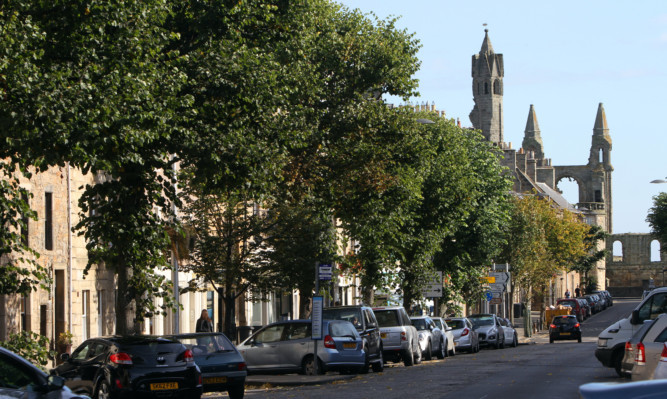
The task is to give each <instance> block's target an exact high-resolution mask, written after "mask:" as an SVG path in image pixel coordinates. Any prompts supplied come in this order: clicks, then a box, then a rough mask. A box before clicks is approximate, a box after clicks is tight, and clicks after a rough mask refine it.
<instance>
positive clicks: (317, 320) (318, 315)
mask: <svg viewBox="0 0 667 399" xmlns="http://www.w3.org/2000/svg"><path fill="white" fill-rule="evenodd" d="M323 303H324V297H322V296H314V297H313V313H312V314H311V315H310V316H311V322H312V323H313V326H312V334H311V339H322V305H323Z"/></svg>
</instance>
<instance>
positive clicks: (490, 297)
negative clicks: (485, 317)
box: [486, 291, 493, 301]
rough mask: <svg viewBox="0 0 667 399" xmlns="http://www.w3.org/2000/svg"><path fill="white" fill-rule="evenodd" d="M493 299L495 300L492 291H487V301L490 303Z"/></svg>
mask: <svg viewBox="0 0 667 399" xmlns="http://www.w3.org/2000/svg"><path fill="white" fill-rule="evenodd" d="M492 299H493V294H492V293H491V292H490V291H487V293H486V300H487V301H490V300H492Z"/></svg>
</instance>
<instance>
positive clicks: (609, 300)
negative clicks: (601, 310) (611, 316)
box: [593, 290, 614, 307]
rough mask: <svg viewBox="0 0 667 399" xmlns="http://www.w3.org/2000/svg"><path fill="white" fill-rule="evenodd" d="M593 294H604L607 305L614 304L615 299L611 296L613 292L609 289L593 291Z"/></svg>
mask: <svg viewBox="0 0 667 399" xmlns="http://www.w3.org/2000/svg"><path fill="white" fill-rule="evenodd" d="M593 294H597V295H602V296H603V297H604V299H605V302H606V305H607V307H609V306H613V305H614V299H613V298H612V296H611V293H609V291H607V290H601V291H593Z"/></svg>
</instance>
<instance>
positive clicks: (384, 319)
mask: <svg viewBox="0 0 667 399" xmlns="http://www.w3.org/2000/svg"><path fill="white" fill-rule="evenodd" d="M374 312H375V318H376V319H377V321H378V324H380V327H395V326H400V325H401V324H400V323H399V322H398V311H396V310H375V311H374Z"/></svg>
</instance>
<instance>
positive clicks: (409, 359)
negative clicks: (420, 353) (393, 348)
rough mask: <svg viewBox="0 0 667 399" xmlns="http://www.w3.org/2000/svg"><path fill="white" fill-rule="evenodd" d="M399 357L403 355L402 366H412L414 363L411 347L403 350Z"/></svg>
mask: <svg viewBox="0 0 667 399" xmlns="http://www.w3.org/2000/svg"><path fill="white" fill-rule="evenodd" d="M401 357H403V365H404V366H406V367H409V366H412V365H413V364H415V353H414V352H413V351H412V347H410V348H408V349H407V350H405V351H403V353H402V354H401Z"/></svg>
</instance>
